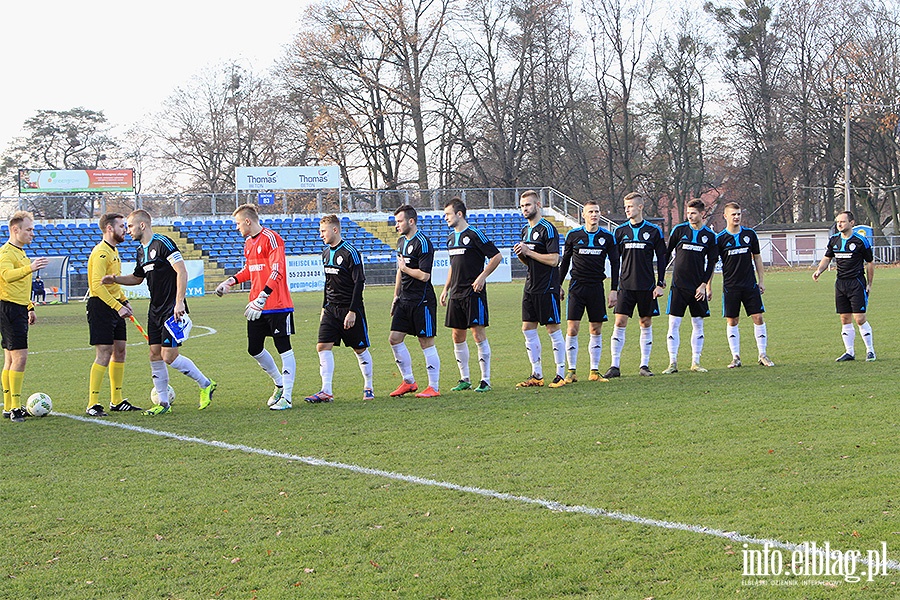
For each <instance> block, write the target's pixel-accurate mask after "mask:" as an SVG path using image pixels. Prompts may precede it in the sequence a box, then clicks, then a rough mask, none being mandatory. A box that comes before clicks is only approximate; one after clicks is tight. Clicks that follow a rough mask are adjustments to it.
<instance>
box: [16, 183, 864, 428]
mask: <svg viewBox="0 0 900 600" xmlns="http://www.w3.org/2000/svg"><path fill="white" fill-rule="evenodd" d="M624 208H625V214H626V216H627V217H628V221H627V222H626V223H624V224H623V225H621V226H619V227H617V228H616V229H615V231H613V232H610V231H608V230H606V229H603V228H602V227H600V226H599V222H600V209H599V206H598V205H597V203H595V202H591V201H588V202H587V203H586V204H585V206H584V211H583V217H584V223H585V224H584V226H582V227H578V228H576V229H573V230H571V231H570V232H569V233H568V235H567V236H566V238H565V241H564V243H563V244H562V254H561V256H560V239H559V235H558V233H557V230H556V228H555V227H554V226H553V224H552V223H550V222H549V221H547V220H546V219H544V218H543V217H542V214H541V205H540V196H539V194H538V193H537V192H534V191H530V190H529V191H526V192H524V193H523V194H522V195H521V197H520V210H521V214H522V216H523V217H524V218H525V219H526V221H527V225H525V226H524V227H523V228H522V235H521V241H519V242H518V243H516V244H515V245H514V247H513V252H514V253H515V254H516V256H517V257H518V259H519V260H520V261H522V263H523V264H524V265H525V266H526V268H527V277H526V281H525V287H524V291H523V297H522V331H523V335H524V337H525V349H526V352H527V355H528V359H529V362H530V363H531V374H530V375H529V376H528V377H527V378H526V379H525V380H524V381H522V382H521V383H519V384H517V387H538V386H543V385H544V375H543V368H542V359H541V353H542V348H541V341H540V337H539V336H538V327H539V326H544V327H545V328H546V331H547V333H548V335H549V337H550V340H551V345H552V349H553V357H554V363H555V375H554V377H553V379H552V381H551V382H550V383H549V387H552V388H558V387H562V386H565V385H568V384H571V383H574V382H576V381H577V376H576V369H575V365H576V364H577V360H578V351H579V344H578V333H579V329H580V324H581V321H582V318H583V317H584V314H585V313H587V316H588V321H589V325H590V342H589V355H590V375H589V380H591V381H607V380H609V379H611V378H615V377H619V376H620V374H621V372H620V364H619V361H620V357H621V353H622V349H623V347H624V343H625V328H626V325H627V323H628V319H629V318H631V317H632V316H633V314H634V310H635V308H637V311H638V317H639V319H640V355H641V362H640V367H639V370H638V372H639V373H640V374H641V375H642V376H652V375H653V373H652V371H651V370H650V368H649V364H650V362H649V361H650V350H651V347H652V339H653V332H652V318H653V317H654V316H658V315H659V314H660V311H659V305H658V298H659V297H661V296H662V295H663V294H664V293H665V292H664V288H665V287H666V282H665V273H666V267H667V265H668V264H669V262H670V260H672V259H673V257H674V259H673V260H672V265H673V270H672V281H671V286H670V289H669V294H668V305H667V313H668V315H669V329H668V334H667V346H668V352H669V366H668V368H667V369H666V370H665V371H664V373H665V374H671V373H675V372H677V371H678V362H677V355H678V350H679V346H680V334H679V331H680V325H681V321H682V319H683V317H684V316H685V313H686V312H688V311H690V315H691V324H692V333H691V367H690V368H691V370H692V371H699V372H705V371H706V369H704V368H703V367H702V366H701V365H700V356H701V354H702V349H703V340H704V334H703V320H704V319H705V318H706V317H708V316H709V315H710V313H709V299H710V290H711V280H712V277H713V272H714V269H715V266H716V263H717V261H719V260H721V261H722V278H723V284H722V289H723V314H724V316H725V319H726V322H727V328H726V331H727V336H728V344H729V348H730V350H731V353H732V361H731V363H730V364H729V365H728V366H729V368H736V367H740V366H742V362H741V358H740V332H739V329H738V322H739V314H740V309H741V306H743V307H744V310H745V312H746V314H747V315H749V316H750V318H751V320H752V321H753V324H754V337H755V340H756V345H757V350H758V358H757V362H758V363H759V364H760V365H763V366H766V367H772V366H774V363H773V362H772V360H771V359H770V358H769V357H768V355H767V353H766V345H767V339H768V336H767V331H766V324H765V321H764V319H763V313H764V312H765V309H764V305H763V301H762V295H763V294H764V292H765V285H764V270H763V268H762V260H761V257H760V250H759V240H758V238H757V236H756V233H755V232H754V231H753V230H752V229H749V228H746V227H742V226H741V209H740V207H739V206H738V205H737V204H734V203H730V204H727V205H726V206H725V219H726V227H725V229H723V230H722V231H721V232H720V233H718V234H716V233H714V232H713V231H712V230H711V229H710V228H709V227H707V226H706V225H705V224H704V219H703V211H704V210H705V206H704V205H703V203H702V201H700V200H693V201H691V202H689V203H688V206H687V208H686V211H685V213H686V214H685V217H686V219H687V220H686V222H684V223H682V224H680V225H678V226H676V227H674V228H673V229H672V231H671V233H670V236H669V242H668V244H666V243H665V239H664V236H663V233H662V230H661V229H660V228H659V227H657V226H656V225H653V224H652V223H649V222H648V221H646V220H645V219H644V217H643V208H644V207H643V197H642V196H641V195H640V194H639V193H630V194H628V195H627V196H625V198H624ZM394 214H395V217H396V228H397V231H398V233H399V234H400V236H401V237H400V239H399V241H398V246H397V275H396V280H395V286H394V299H393V302H392V304H391V309H390V311H391V331H390V336H389V342H390V345H391V350H392V353H393V356H394V360H395V362H396V363H397V366H398V369H399V371H400V374H401V376H402V377H403V381H402V383H401V384H400V385H399V386H398V387H397V388H396V389H395V390H394V391H393V392H391V393H390V395H391V396H394V397H396V396H402V395H404V394H409V393H415V394H416V396H417V397H424V398H429V397H436V396H440V387H439V381H440V357H439V355H438V352H437V349H436V347H435V336H436V332H437V304H438V303H440V304H441V305H442V306H446V307H447V311H446V319H445V323H444V324H445V326H446V327H448V328H449V329H451V332H452V339H453V345H454V356H455V358H456V362H457V365H458V367H459V374H460V378H459V381H458V383H457V384H456V386H455V387H454V388H453V390H454V391H461V390H466V389H471V388H473V385H474V384H473V381H472V380H471V377H470V372H469V358H470V357H469V347H468V344H467V341H466V338H467V333H468V331H471V332H472V337H473V338H474V340H475V344H476V347H477V353H478V364H479V368H480V371H481V373H480V380H479V382H478V384H477V385H474V390H475V391H476V392H487V391H490V390H491V375H490V368H491V350H490V344H489V342H488V339H487V335H486V328H487V327H488V325H489V312H488V303H487V294H486V290H485V282H486V280H487V278H488V277H489V276H490V275H491V273H492V272H493V271H494V270H495V269H496V268H497V267H498V266H499V264H500V262H501V256H500V253H499V251H498V249H497V247H496V246H495V245H494V243H493V242H492V241H491V240H489V239H488V238H487V237H486V236H485V235H484V233H483V232H481V231H480V230H479V229H478V228H476V227H473V226H470V225H469V224H468V222H467V220H466V206H465V204H464V203H463V202H462V201H461V200H460V199H459V198H454V199H452V200H450V201H449V202H448V203H447V204H446V206H445V207H444V219H445V221H446V222H447V225H448V227H449V228H450V234H449V236H448V239H447V243H446V246H447V249H448V250H449V255H450V268H449V271H448V274H447V280H446V282H445V285H444V288H443V291H442V293H441V295H440V298H438V297H437V296H436V294H435V291H434V286H433V282H432V280H431V272H432V265H433V260H434V246H433V245H432V243H431V241H430V240H429V239H428V238H427V237H426V236H425V235H424V234H423V233H422V232H421V231H419V229H418V226H417V221H418V215H417V213H416V211H415V209H414V208H412V207H411V206H401V207H400V208H398V209H397V210H396V211H395V213H394ZM233 216H234V217H235V220H236V228H237V230H238V232H239V233H240V234H241V236H242V237H244V238H245V245H244V259H245V262H244V266H243V268H242V269H241V270H240V271H239V272H238V273H237V274H235V275H233V276H231V277H229V278H228V279H226V280H225V281H223V282H222V283H220V284H219V285H218V287H217V288H216V294H217V295H219V296H222V295H223V294H225V293H227V292H229V291H230V290H231V288H232V287H233V286H235V285H238V284H241V283H244V282H250V295H249V297H250V302H249V303H248V304H247V306H246V308H245V310H244V316H245V317H246V319H247V338H248V352H249V354H250V355H251V356H253V358H254V359H255V360H256V361H257V363H258V364H259V365H260V367H261V368H262V369H263V370H264V371H265V372H266V373H267V374H268V375H269V376H270V377H271V378H272V380H273V383H274V385H275V388H274V391H273V393H272V395H271V397H270V398H269V399H268V402H267V404H268V406H269V408H270V409H272V410H285V409H289V408H291V407H292V400H293V398H292V396H293V385H294V375H295V372H296V361H295V358H294V353H293V349H292V347H291V341H290V336H291V334H292V333H293V331H294V323H293V303H292V301H291V296H290V292H289V289H288V285H287V279H286V271H285V251H284V242H283V240H282V239H281V237H280V236H279V235H278V233H276V232H275V231H272V230H271V229H269V228H267V227H263V226H262V225H261V224H260V221H259V214H258V212H257V209H256V207H255V206H254V205H252V204H245V205H242V206H240V207H238V208H237V209H236V210H235V211H234V213H233ZM835 223H836V227H837V230H838V233H837V234H835V235H834V236H832V237H831V239H830V240H829V242H828V248H827V249H826V252H825V256H824V257H823V259H822V261H821V262H820V264H819V266H818V267H817V269H816V271H815V272H814V273H813V278H814V279H818V277H819V276H820V275H821V273H822V272H823V271H824V270H825V269H826V268H827V267H828V265H829V263H830V261H831V260H832V259H834V260H835V262H836V265H837V280H836V283H835V303H836V309H837V312H838V313H839V315H840V319H841V324H842V329H841V336H842V339H843V342H844V346H845V353H844V354H843V355H842V356H841V357H839V358H838V359H837V360H838V361H848V360H854V359H855V352H854V341H855V332H854V329H853V320H855V321H856V324H857V326H858V328H859V331H860V334H861V335H862V338H863V341H864V343H865V346H866V360H875V351H874V347H873V345H872V329H871V326H870V325H869V323H868V322H867V321H866V308H867V302H868V294H869V292H870V290H871V285H872V279H873V276H874V263H873V256H872V248H871V244H870V243H869V241H868V239H867V238H865V237H864V236H860V235H858V234H856V233H854V231H853V225H854V219H853V215H852V214H851V213H849V212H843V213H840V214H839V215H838V216H837V218H836V220H835ZM9 225H10V240H9V241H8V242H7V243H6V244H5V245H4V246H3V247H2V248H0V335H2V345H3V348H4V368H3V379H2V381H3V390H4V416H8V417H9V418H10V419H11V420H12V421H14V422H21V421H23V420H24V417H25V411H24V410H22V404H21V395H22V381H23V378H24V369H25V362H26V358H27V348H28V344H27V334H28V327H29V325H33V324H34V323H35V322H36V318H35V313H34V305H33V304H32V303H31V301H30V291H31V274H32V273H33V272H34V271H37V270H39V269H40V268H42V267H43V266H45V265H46V259H44V258H37V259H34V260H32V261H29V260H28V258H27V256H26V255H25V252H24V249H23V248H24V246H25V245H27V244H28V243H30V242H31V241H32V240H33V237H34V222H33V217H32V215H31V214H30V213H26V212H17V213H15V214H14V215H13V217H11V218H10V221H9ZM99 226H100V230H101V231H102V234H103V240H102V241H101V242H100V243H98V244H97V245H96V246H95V247H94V249H93V251H92V252H91V256H90V259H89V261H88V278H89V295H90V297H89V298H88V301H87V320H88V326H89V330H90V343H91V345H92V346H94V347H95V352H96V356H95V360H94V362H93V364H92V365H91V371H90V376H89V394H88V397H89V400H88V406H87V409H86V413H87V414H88V415H90V416H95V417H103V416H107V412H106V410H105V408H104V405H103V404H102V403H101V402H100V400H99V398H100V390H101V387H102V384H103V380H104V378H105V376H106V374H107V373H108V376H109V383H110V391H111V393H110V403H109V409H110V410H111V411H143V412H144V414H147V415H161V414H166V413H168V412H170V411H171V404H170V390H171V388H170V387H169V377H168V368H167V367H168V366H171V367H173V368H174V369H176V370H178V371H180V372H181V373H183V374H184V375H186V376H188V377H190V378H191V379H193V380H194V381H195V382H196V383H197V385H198V387H199V390H200V392H199V396H200V399H199V408H200V409H201V410H202V409H204V408H206V407H207V406H209V404H210V402H211V401H212V398H213V393H214V392H215V390H216V386H217V384H216V382H215V381H213V380H211V379H210V378H208V377H206V376H205V375H204V374H203V372H202V371H201V370H200V369H199V368H198V367H197V366H196V365H195V364H194V362H193V361H191V360H190V359H189V358H187V357H186V356H184V355H182V354H181V353H180V351H179V348H180V346H181V342H182V341H183V337H182V336H181V334H180V331H179V330H180V329H181V328H182V327H183V326H189V318H188V317H187V314H188V307H187V302H186V300H185V293H186V285H187V271H186V268H185V265H184V260H183V258H182V256H181V253H180V252H179V250H178V248H177V246H176V245H175V243H174V242H173V241H172V240H171V239H170V238H168V237H166V236H163V235H160V234H154V233H153V232H152V228H151V216H150V215H149V213H147V212H146V211H143V210H137V211H134V212H132V213H131V214H130V215H128V217H127V218H126V217H125V216H124V215H121V214H117V213H109V214H106V215H103V216H102V217H101V218H100V221H99ZM126 231H127V232H128V233H129V234H130V235H131V237H132V238H133V239H134V240H135V241H137V242H138V243H139V248H138V250H137V256H136V266H135V269H134V272H133V273H131V274H125V275H123V274H122V273H121V261H120V259H119V255H118V250H117V245H118V244H119V243H121V242H123V241H124V240H125V234H126ZM319 237H320V238H321V239H322V241H323V242H324V244H325V249H324V250H323V253H322V261H323V268H324V273H325V291H324V301H323V304H322V312H321V317H320V324H319V332H318V342H317V352H318V355H319V370H320V375H321V379H322V385H321V389H320V391H319V392H317V393H315V394H313V395H311V396H308V397H306V398H305V399H306V401H307V402H311V403H320V402H330V401H332V400H333V390H332V380H333V375H334V357H333V348H334V345H335V344H338V345H340V344H341V343H343V344H344V345H346V346H348V347H350V348H352V349H353V351H354V352H355V354H356V357H357V360H358V362H359V367H360V371H361V373H362V376H363V380H364V386H363V398H364V399H372V398H374V397H375V393H374V386H373V376H372V359H371V355H370V353H369V350H368V348H369V345H370V343H369V336H368V327H367V323H366V315H365V306H364V303H363V290H364V287H365V273H364V269H363V261H362V257H361V256H360V254H359V252H358V251H357V250H356V249H355V248H354V247H353V246H352V244H350V243H349V242H347V241H345V240H343V239H342V237H341V225H340V219H339V218H338V217H337V216H335V215H327V216H325V217H323V218H322V219H321V220H320V226H319ZM607 265H608V267H609V269H608V271H607ZM607 272H608V273H609V277H610V279H611V287H610V293H609V298H608V302H607V299H606V298H605V296H604V281H605V279H606V277H607V275H606V274H607ZM567 275H570V283H569V287H568V298H566V292H565V290H563V288H562V282H563V281H564V280H565V278H566V276H567ZM757 278H758V279H757ZM143 281H146V282H147V287H148V290H149V292H150V307H149V309H148V315H147V330H146V331H143V329H142V330H141V332H142V333H143V334H144V335H145V337H146V338H147V341H148V344H149V348H150V365H151V378H152V380H153V384H154V391H155V400H154V401H155V402H156V401H157V400H158V404H156V405H155V406H153V407H152V408H150V409H148V410H146V411H144V410H143V409H141V408H139V407H137V406H134V405H133V404H131V403H130V402H129V401H128V400H127V399H124V398H123V397H122V381H123V379H124V362H125V338H126V325H125V319H131V320H133V321H134V314H133V311H132V309H131V307H130V305H129V303H128V300H127V299H126V297H125V295H124V293H123V292H122V287H121V286H129V285H137V284H139V283H141V282H143ZM564 300H567V310H566V321H567V330H566V336H565V338H564V337H563V334H562V330H561V325H562V314H561V303H562V302H563V301H564ZM607 307H609V308H614V316H615V320H614V326H613V333H612V335H611V337H610V353H611V358H612V360H611V365H610V367H609V369H608V370H607V371H606V372H605V373H604V374H602V375H601V373H600V366H599V361H600V354H601V350H602V346H603V344H602V337H601V327H602V324H603V322H605V321H607V320H608V317H607ZM407 335H412V336H415V337H417V338H418V340H419V345H420V347H421V348H422V352H423V354H424V357H425V365H426V370H427V373H428V385H427V387H426V388H425V389H423V390H422V391H419V386H418V384H417V382H416V380H415V377H414V376H413V372H412V360H411V356H410V352H409V349H408V348H407V347H406V344H405V338H406V336H407ZM267 337H271V338H272V339H273V342H274V345H275V348H276V349H277V351H278V353H279V355H280V359H281V366H280V367H279V366H278V365H277V364H276V362H275V359H274V357H273V356H272V355H271V354H270V353H269V351H268V350H266V349H265V339H266V338H267Z"/></svg>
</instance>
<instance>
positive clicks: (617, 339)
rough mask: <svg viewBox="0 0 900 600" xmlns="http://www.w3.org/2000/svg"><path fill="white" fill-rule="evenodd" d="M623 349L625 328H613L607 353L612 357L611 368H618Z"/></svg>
mask: <svg viewBox="0 0 900 600" xmlns="http://www.w3.org/2000/svg"><path fill="white" fill-rule="evenodd" d="M624 347H625V328H624V327H615V326H614V327H613V332H612V337H611V338H610V339H609V352H610V354H611V355H612V366H613V367H616V368H618V367H619V360H621V358H622V348H624Z"/></svg>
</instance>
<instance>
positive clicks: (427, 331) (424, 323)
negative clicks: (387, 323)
mask: <svg viewBox="0 0 900 600" xmlns="http://www.w3.org/2000/svg"><path fill="white" fill-rule="evenodd" d="M436 304H437V302H435V301H431V302H428V301H425V302H406V301H403V300H397V303H396V304H395V305H394V316H393V317H391V331H399V332H400V333H407V334H409V335H414V336H416V337H426V338H430V337H434V336H435V335H436V334H437V311H436V310H435V305H436Z"/></svg>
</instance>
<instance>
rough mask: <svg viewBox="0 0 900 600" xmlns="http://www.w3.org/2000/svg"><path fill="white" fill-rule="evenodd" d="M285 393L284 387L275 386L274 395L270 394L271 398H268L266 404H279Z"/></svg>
mask: <svg viewBox="0 0 900 600" xmlns="http://www.w3.org/2000/svg"><path fill="white" fill-rule="evenodd" d="M283 394H284V388H283V387H281V386H275V390H274V391H273V392H272V395H271V396H269V399H268V400H266V406H272V405H274V404H278V401H279V400H281V396H282V395H283Z"/></svg>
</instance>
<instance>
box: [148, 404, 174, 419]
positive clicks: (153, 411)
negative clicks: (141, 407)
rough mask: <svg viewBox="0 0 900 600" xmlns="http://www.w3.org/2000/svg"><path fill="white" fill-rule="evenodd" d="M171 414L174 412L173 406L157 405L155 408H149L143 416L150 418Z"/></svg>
mask: <svg viewBox="0 0 900 600" xmlns="http://www.w3.org/2000/svg"><path fill="white" fill-rule="evenodd" d="M170 412H172V405H171V404H157V405H156V406H154V407H153V408H148V409H147V410H145V411H144V412H142V413H141V414H142V415H147V416H150V417H155V416H156V415H164V414H166V413H170Z"/></svg>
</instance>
